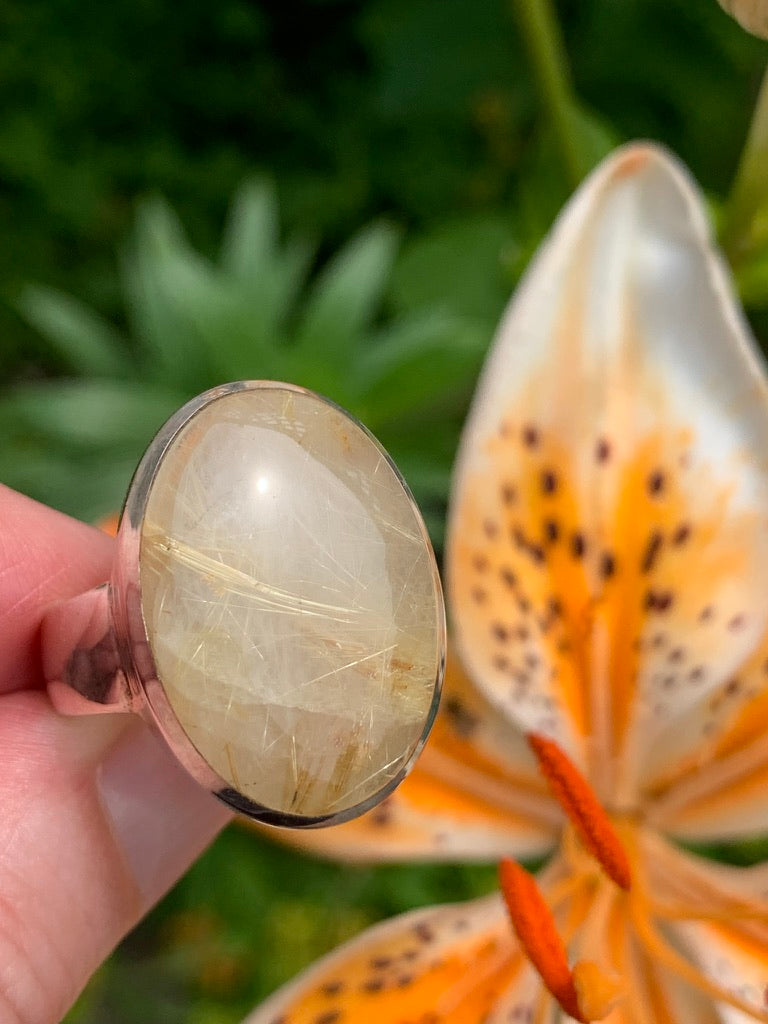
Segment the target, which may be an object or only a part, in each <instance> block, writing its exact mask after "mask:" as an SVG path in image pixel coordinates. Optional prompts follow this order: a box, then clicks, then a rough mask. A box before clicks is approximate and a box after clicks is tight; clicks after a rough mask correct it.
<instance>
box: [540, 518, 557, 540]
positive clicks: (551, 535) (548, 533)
mask: <svg viewBox="0 0 768 1024" xmlns="http://www.w3.org/2000/svg"><path fill="white" fill-rule="evenodd" d="M559 537H560V526H559V524H558V523H557V522H556V520H554V519H545V520H544V538H545V540H546V541H547V543H548V544H555V543H556V542H557V540H558V539H559Z"/></svg>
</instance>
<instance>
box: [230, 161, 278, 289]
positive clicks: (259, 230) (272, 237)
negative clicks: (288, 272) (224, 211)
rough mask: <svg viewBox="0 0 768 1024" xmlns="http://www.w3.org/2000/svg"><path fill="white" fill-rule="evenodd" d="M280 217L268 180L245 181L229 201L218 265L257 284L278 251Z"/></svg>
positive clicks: (273, 191) (240, 277)
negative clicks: (219, 263) (229, 205)
mask: <svg viewBox="0 0 768 1024" xmlns="http://www.w3.org/2000/svg"><path fill="white" fill-rule="evenodd" d="M278 235H279V220H278V208H277V196H276V195H275V189H274V187H273V186H272V185H271V184H270V183H269V182H268V181H263V180H259V179H255V178H252V179H250V180H249V181H246V182H244V183H243V184H242V185H241V186H240V188H239V189H238V191H237V193H236V194H235V198H234V200H233V201H232V205H231V207H230V211H229V217H228V218H227V224H226V227H225V229H224V239H223V241H222V246H221V265H222V267H223V269H224V270H225V272H226V273H227V274H231V275H232V277H236V278H238V279H240V280H241V281H244V282H248V283H250V284H256V283H258V281H259V280H260V279H261V278H262V277H263V275H264V274H265V273H267V272H268V270H269V269H270V266H271V264H272V263H273V261H274V259H275V256H276V254H277V246H278Z"/></svg>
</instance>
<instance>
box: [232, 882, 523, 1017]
mask: <svg viewBox="0 0 768 1024" xmlns="http://www.w3.org/2000/svg"><path fill="white" fill-rule="evenodd" d="M540 989H541V986H540V983H539V981H538V978H537V976H536V975H535V973H534V971H533V969H532V968H531V967H530V966H529V965H528V963H527V961H526V960H525V959H524V957H523V956H522V954H521V953H520V951H519V950H518V948H517V946H516V944H515V942H514V939H513V937H512V933H511V931H510V928H509V924H508V922H507V919H506V915H505V912H504V909H503V906H502V903H501V900H500V898H498V897H497V896H491V897H486V898H485V899H482V900H477V901H473V902H472V903H464V904H456V905H453V906H442V907H431V908H429V909H426V910H417V911H414V912H412V913H409V914H405V915H402V916H401V917H397V918H394V919H392V920H390V921H387V922H385V923H384V924H380V925H378V926H376V927H374V928H372V929H369V930H368V931H367V932H364V933H363V934H362V935H361V936H359V937H358V938H356V939H353V940H352V941H351V942H349V943H347V944H346V945H345V946H342V947H341V948H340V949H338V950H336V951H335V952H333V953H331V954H330V955H329V956H327V957H325V958H324V959H323V960H320V961H319V962H318V963H317V964H315V965H314V966H313V967H311V968H310V969H309V970H308V971H307V972H305V973H304V974H303V975H301V976H300V977H299V978H298V979H297V980H296V981H294V982H292V983H290V984H289V985H288V986H286V987H285V988H283V989H281V990H280V991H279V992H278V993H277V994H276V995H275V996H273V997H272V998H271V999H269V1000H268V1001H267V1002H266V1003H265V1004H264V1005H263V1006H261V1007H260V1008H259V1009H258V1010H256V1012H255V1013H253V1014H252V1015H251V1016H250V1017H248V1018H247V1020H246V1021H245V1022H244V1024H336V1022H337V1021H338V1022H341V1021H342V1020H343V1021H365V1022H366V1024H395V1022H399V1021H413V1022H419V1024H443V1022H446V1024H447V1022H449V1021H450V1022H451V1024H481V1022H483V1021H486V1022H488V1024H491V1022H494V1024H501V1022H502V1021H503V1022H507V1021H509V1020H521V1021H525V1020H531V1019H533V1018H532V1016H531V1017H528V1016H527V1014H528V1013H529V1012H531V1013H532V1010H533V1006H534V1005H535V1000H536V998H537V996H538V994H539V992H540ZM502 1010H503V1013H504V1014H505V1015H503V1016H502V1015H500V1013H501V1012H502ZM516 1012H517V1014H518V1015H517V1016H514V1014H515V1013H516ZM510 1014H512V1016H510Z"/></svg>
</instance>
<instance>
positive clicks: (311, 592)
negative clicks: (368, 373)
mask: <svg viewBox="0 0 768 1024" xmlns="http://www.w3.org/2000/svg"><path fill="white" fill-rule="evenodd" d="M140 575H141V593H142V610H143V615H144V619H145V624H146V629H147V635H148V638H149V642H150V647H151V650H152V653H153V656H154V660H155V665H156V668H157V674H158V678H159V680H160V682H161V683H162V686H163V688H164V690H165V692H166V695H167V697H168V700H169V702H170V704H171V706H172V708H173V710H174V713H175V714H176V716H177V718H178V720H179V722H180V724H181V726H182V727H183V729H184V731H185V732H186V734H187V735H188V737H189V739H190V740H191V742H192V743H193V744H194V746H195V747H196V748H197V750H198V751H199V752H200V754H202V756H203V757H204V758H205V759H206V760H207V761H208V763H209V764H210V765H211V767H212V768H213V769H214V770H215V771H216V772H217V773H218V774H219V775H220V776H221V777H222V779H224V780H225V781H226V782H227V783H228V784H229V785H231V786H232V787H233V788H234V789H236V790H237V791H238V792H240V793H242V794H244V795H245V796H246V797H248V798H249V799H250V800H253V801H255V802H257V803H259V804H261V805H262V806H264V807H267V808H270V809H273V810H275V811H278V812H281V813H286V814H296V815H304V816H322V815H328V814H335V813H338V812H340V811H343V810H345V809H347V808H350V807H352V806H355V805H358V804H360V803H363V802H365V801H366V800H368V799H370V798H372V797H373V796H374V795H375V794H376V793H378V792H379V791H380V790H382V788H384V787H386V785H387V784H388V783H390V782H391V780H392V779H394V778H395V777H397V776H398V775H399V774H400V773H401V771H402V769H403V767H404V766H405V764H406V763H407V762H408V761H409V760H410V758H411V757H412V755H413V752H414V750H415V749H416V747H417V746H418V744H419V741H420V740H421V738H422V735H423V733H424V729H425V724H426V721H427V719H428V717H429V715H430V709H431V707H432V705H433V701H434V697H435V689H436V686H437V684H438V678H439V674H440V661H441V657H442V603H441V600H440V595H439V582H438V580H437V576H436V570H435V566H434V559H433V557H432V554H431V549H430V548H429V545H428V543H426V542H425V536H424V533H423V525H422V524H421V521H420V519H419V517H418V514H417V512H416V511H415V507H414V505H413V502H412V499H411V498H410V496H409V495H408V492H407V491H406V490H405V489H404V487H403V485H402V483H401V481H400V479H399V477H398V475H397V473H396V471H395V470H394V469H393V467H392V465H391V463H390V462H389V460H388V459H387V458H386V456H385V455H384V453H383V452H382V450H381V449H380V447H379V446H378V445H377V444H376V443H375V442H374V441H373V440H372V438H371V437H370V435H369V434H368V433H367V432H366V431H365V430H363V429H362V428H361V427H360V426H359V425H357V424H356V423H355V422H354V421H352V420H350V419H349V418H348V417H347V416H346V415H344V414H343V413H342V412H341V410H339V409H337V408H336V407H335V406H333V405H331V404H329V403H327V402H325V401H324V400H322V399H320V398H318V397H317V396H315V395H312V394H311V393H308V392H303V391H300V390H286V389H285V388H281V387H279V386H277V385H275V386H273V387H268V386H265V387H261V388H257V389H254V390H246V391H242V392H236V393H233V394H228V395H224V396H223V397H220V398H218V399H217V400H215V401H213V402H211V403H210V404H209V405H207V406H204V407H203V408H202V409H201V410H200V411H199V412H198V413H196V414H195V415H194V416H193V418H192V419H191V420H190V421H189V422H188V423H187V424H186V425H185V426H184V427H182V429H181V430H180V432H179V433H178V434H177V435H176V437H175V438H174V440H173V442H172V443H171V445H170V446H169V448H168V450H167V452H166V453H165V455H164V456H163V459H162V461H161V462H160V465H159V468H158V470H157V473H156V475H155V478H154V480H153V483H152V487H151V491H150V495H149V499H148V503H147V510H146V515H145V519H144V524H143V527H142V535H141V555H140Z"/></svg>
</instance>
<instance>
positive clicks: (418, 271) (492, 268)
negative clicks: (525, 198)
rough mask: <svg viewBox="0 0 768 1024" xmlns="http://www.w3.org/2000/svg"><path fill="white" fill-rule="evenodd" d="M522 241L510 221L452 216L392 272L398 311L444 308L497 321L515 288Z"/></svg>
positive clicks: (412, 245)
mask: <svg viewBox="0 0 768 1024" xmlns="http://www.w3.org/2000/svg"><path fill="white" fill-rule="evenodd" d="M518 249H519V242H518V241H517V240H516V239H515V236H514V234H513V232H512V229H511V227H510V225H509V224H508V223H507V221H506V219H505V218H503V217H501V216H498V215H492V214H482V215H480V214H476V215H474V216H468V217H461V218H453V219H451V220H449V221H447V222H444V223H442V224H440V225H438V226H436V227H434V228H432V229H431V230H429V231H427V232H426V233H425V234H423V235H421V236H419V237H417V238H416V239H415V241H413V242H411V243H410V244H407V245H406V246H405V247H404V249H403V252H402V253H401V255H400V257H399V259H398V261H397V263H396V264H395V268H394V270H393V273H392V280H391V284H390V294H391V296H392V300H393V302H394V305H395V306H396V308H398V309H402V310H406V311H411V310H415V309H423V308H425V307H435V306H437V307H442V308H446V309H450V310H451V311H452V312H454V313H461V314H465V315H466V316H471V317H478V318H480V319H486V320H489V321H490V322H492V323H495V322H496V320H497V319H498V317H499V315H500V314H501V311H502V310H503V308H504V305H505V304H506V302H507V299H508V298H509V293H510V291H511V287H512V284H513V280H512V277H511V274H510V264H511V263H513V262H514V261H515V258H516V254H517V251H518Z"/></svg>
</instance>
